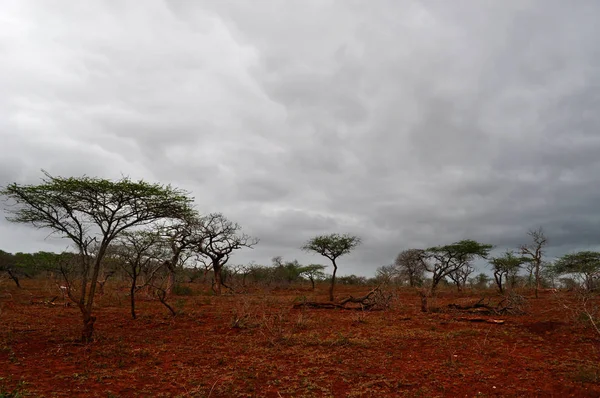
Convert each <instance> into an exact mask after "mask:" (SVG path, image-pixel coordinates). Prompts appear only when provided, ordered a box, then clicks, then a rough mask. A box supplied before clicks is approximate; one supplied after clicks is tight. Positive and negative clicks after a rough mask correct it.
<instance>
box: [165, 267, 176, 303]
mask: <svg viewBox="0 0 600 398" xmlns="http://www.w3.org/2000/svg"><path fill="white" fill-rule="evenodd" d="M173 286H175V270H174V269H171V267H169V278H168V279H167V295H168V296H170V295H171V294H172V293H173Z"/></svg>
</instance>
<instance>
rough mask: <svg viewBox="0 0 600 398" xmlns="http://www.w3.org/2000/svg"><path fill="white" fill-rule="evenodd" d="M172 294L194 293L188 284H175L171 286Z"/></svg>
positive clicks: (185, 294)
mask: <svg viewBox="0 0 600 398" xmlns="http://www.w3.org/2000/svg"><path fill="white" fill-rule="evenodd" d="M173 294H174V295H176V296H191V295H193V294H194V291H193V290H192V288H191V287H189V286H184V285H180V284H176V285H174V286H173Z"/></svg>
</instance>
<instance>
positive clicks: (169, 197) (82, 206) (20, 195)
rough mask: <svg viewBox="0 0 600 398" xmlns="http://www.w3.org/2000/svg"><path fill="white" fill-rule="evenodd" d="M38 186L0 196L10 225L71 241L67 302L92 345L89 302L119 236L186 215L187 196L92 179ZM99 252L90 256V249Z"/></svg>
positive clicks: (46, 180) (9, 189)
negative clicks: (73, 274) (72, 276)
mask: <svg viewBox="0 0 600 398" xmlns="http://www.w3.org/2000/svg"><path fill="white" fill-rule="evenodd" d="M44 175H45V177H42V183H41V184H39V185H20V184H17V183H12V184H10V185H8V186H6V187H5V188H3V189H2V190H1V191H0V194H2V195H3V196H5V197H7V198H8V200H9V202H10V205H9V208H8V209H7V211H8V212H9V213H10V214H11V215H12V216H11V217H7V219H8V220H9V221H12V222H17V223H25V224H31V225H33V226H35V227H37V228H47V229H50V230H51V231H52V233H55V234H58V235H60V236H62V237H64V238H68V239H70V240H71V242H72V243H73V245H74V246H75V248H76V250H77V252H78V260H79V261H78V273H77V275H78V278H77V279H78V280H66V281H65V282H66V283H67V287H68V289H67V293H68V296H69V298H70V299H71V300H72V301H73V302H75V303H76V304H77V306H78V308H79V310H80V311H81V314H82V318H83V329H82V333H81V338H82V341H84V342H89V341H91V340H92V336H93V331H94V322H95V321H96V317H95V316H94V315H93V313H92V311H93V304H94V296H95V293H96V285H97V281H98V275H99V272H100V267H101V264H102V260H103V259H104V256H105V254H106V251H107V249H108V247H109V245H110V244H111V243H112V242H113V241H114V240H115V239H116V238H117V237H118V236H119V235H120V234H121V233H123V232H125V231H126V230H129V229H131V228H134V227H138V226H143V225H148V224H150V223H153V222H155V221H157V220H160V219H163V218H181V217H184V216H185V215H187V214H188V213H189V212H190V211H191V207H190V204H191V201H192V199H191V198H190V197H189V196H188V194H187V192H184V191H181V190H178V189H174V188H172V187H171V186H169V185H167V186H164V185H159V184H150V183H147V182H145V181H132V180H130V179H129V178H127V177H124V178H122V179H121V180H118V181H111V180H106V179H100V178H92V177H87V176H84V177H78V178H77V177H71V178H64V177H53V176H51V175H50V174H48V173H46V172H44ZM94 244H97V245H98V249H97V252H96V253H95V255H92V253H91V250H92V247H93V246H92V245H94Z"/></svg>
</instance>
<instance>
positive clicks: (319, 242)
mask: <svg viewBox="0 0 600 398" xmlns="http://www.w3.org/2000/svg"><path fill="white" fill-rule="evenodd" d="M360 243H361V239H360V238H359V237H358V236H352V235H348V234H344V235H340V234H329V235H319V236H316V237H314V238H312V239H310V240H309V241H308V242H306V243H305V244H304V246H302V250H304V251H309V252H316V253H319V254H320V255H322V256H325V257H327V258H328V259H330V260H331V263H332V264H333V275H332V276H331V285H330V287H329V300H330V301H333V298H334V297H333V289H334V286H335V274H336V272H337V264H336V262H335V260H336V259H337V258H338V257H340V256H342V255H344V254H347V253H350V252H351V251H352V249H354V248H355V247H356V246H358V245H360Z"/></svg>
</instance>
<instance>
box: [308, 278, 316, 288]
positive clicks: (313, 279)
mask: <svg viewBox="0 0 600 398" xmlns="http://www.w3.org/2000/svg"><path fill="white" fill-rule="evenodd" d="M308 279H310V283H312V290H315V278H313V277H312V276H309V277H308Z"/></svg>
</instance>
